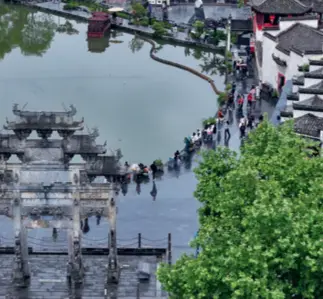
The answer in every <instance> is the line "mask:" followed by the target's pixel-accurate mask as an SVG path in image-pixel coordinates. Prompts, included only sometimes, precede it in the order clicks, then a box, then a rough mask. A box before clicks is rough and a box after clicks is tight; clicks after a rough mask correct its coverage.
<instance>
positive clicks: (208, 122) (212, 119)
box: [202, 117, 216, 127]
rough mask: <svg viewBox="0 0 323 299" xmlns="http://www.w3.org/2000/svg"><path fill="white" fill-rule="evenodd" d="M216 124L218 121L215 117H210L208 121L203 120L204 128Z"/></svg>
mask: <svg viewBox="0 0 323 299" xmlns="http://www.w3.org/2000/svg"><path fill="white" fill-rule="evenodd" d="M215 123H216V119H215V117H209V118H206V119H203V122H202V124H203V127H204V126H206V125H214V124H215Z"/></svg>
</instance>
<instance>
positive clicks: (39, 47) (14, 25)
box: [0, 5, 57, 59]
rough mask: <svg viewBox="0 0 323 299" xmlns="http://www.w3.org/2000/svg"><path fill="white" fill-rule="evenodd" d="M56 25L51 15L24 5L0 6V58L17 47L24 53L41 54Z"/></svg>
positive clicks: (52, 35) (49, 42)
mask: <svg viewBox="0 0 323 299" xmlns="http://www.w3.org/2000/svg"><path fill="white" fill-rule="evenodd" d="M56 28H57V26H56V24H55V22H54V19H53V16H51V15H47V14H42V13H37V12H36V11H35V10H29V9H26V8H24V7H16V8H15V9H10V8H9V6H7V5H1V6H0V59H3V58H4V57H5V55H6V54H8V53H10V52H11V51H12V49H14V48H16V47H19V48H20V50H21V52H22V54H24V55H36V56H41V55H43V54H44V53H46V51H47V50H48V49H49V48H50V44H51V41H52V40H53V37H54V35H55V30H56Z"/></svg>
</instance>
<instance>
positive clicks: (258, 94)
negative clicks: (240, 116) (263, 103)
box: [256, 85, 260, 100]
mask: <svg viewBox="0 0 323 299" xmlns="http://www.w3.org/2000/svg"><path fill="white" fill-rule="evenodd" d="M256 100H260V86H259V85H257V87H256Z"/></svg>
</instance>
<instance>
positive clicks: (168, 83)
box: [0, 6, 224, 163]
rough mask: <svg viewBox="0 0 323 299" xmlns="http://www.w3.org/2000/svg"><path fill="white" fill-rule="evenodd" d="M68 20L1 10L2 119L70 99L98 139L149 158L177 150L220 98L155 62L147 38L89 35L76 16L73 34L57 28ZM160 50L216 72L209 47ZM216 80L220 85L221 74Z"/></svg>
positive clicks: (130, 155) (129, 156)
mask: <svg viewBox="0 0 323 299" xmlns="http://www.w3.org/2000/svg"><path fill="white" fill-rule="evenodd" d="M2 10H4V8H3V7H2ZM0 14H1V11H0ZM65 22H66V19H64V18H62V17H57V16H51V15H48V14H44V13H37V12H36V11H33V10H28V9H26V8H23V7H14V6H10V7H9V10H8V11H7V12H6V14H5V12H4V11H3V12H2V17H1V22H0V58H1V60H0V98H1V104H2V106H1V108H2V109H1V111H0V120H2V122H4V121H5V118H6V117H9V118H10V116H11V109H12V105H13V104H14V103H17V104H19V105H20V107H22V106H24V105H26V104H27V105H26V106H25V109H29V110H34V109H37V110H62V109H63V105H65V106H66V107H68V105H70V104H74V105H75V107H76V108H77V109H78V116H79V118H81V117H83V116H84V118H85V122H86V124H87V125H88V127H89V128H92V127H94V126H96V127H98V128H99V130H100V138H99V141H101V142H104V141H105V140H106V141H107V143H108V146H109V147H110V148H121V149H122V152H123V154H124V156H125V159H126V160H129V161H131V162H140V161H143V162H144V163H150V162H151V161H153V160H154V159H156V158H161V159H163V160H165V159H167V158H168V157H169V156H170V155H172V154H173V152H174V151H175V150H177V149H181V148H182V147H183V138H184V136H187V135H189V134H191V133H192V132H193V131H195V130H196V129H197V128H199V127H200V125H201V121H202V119H203V118H205V117H208V116H210V115H212V114H214V113H215V111H216V108H217V99H216V96H215V94H214V92H213V91H212V89H211V88H210V86H209V84H208V83H207V82H205V81H203V80H201V79H200V78H198V77H196V76H194V75H192V74H190V73H188V72H185V71H183V70H179V69H176V68H173V67H170V66H166V65H163V64H160V63H158V62H156V61H154V60H152V59H151V58H150V57H149V50H150V45H149V44H147V43H145V42H143V41H142V40H140V39H139V38H135V37H134V36H133V35H130V34H126V33H122V32H115V33H113V34H111V35H110V36H108V37H106V38H105V39H102V40H90V41H87V36H86V31H87V24H85V23H77V22H75V21H70V22H71V24H72V25H73V27H74V28H75V29H76V30H77V31H78V34H73V35H69V34H67V33H58V32H56V29H55V28H56V27H57V26H58V25H59V24H64V23H65ZM158 55H160V56H161V57H163V58H166V59H169V60H172V61H176V62H179V63H183V64H185V65H188V66H191V67H194V68H196V69H197V70H201V69H202V68H205V69H208V70H209V69H210V71H212V70H213V67H212V57H213V56H214V55H215V54H212V53H206V52H203V51H198V50H194V49H189V48H184V47H175V46H172V45H162V46H161V47H160V50H159V52H158ZM210 65H211V67H210ZM213 78H214V80H215V82H216V83H217V86H218V88H219V89H222V88H223V81H224V79H223V77H221V76H220V75H213Z"/></svg>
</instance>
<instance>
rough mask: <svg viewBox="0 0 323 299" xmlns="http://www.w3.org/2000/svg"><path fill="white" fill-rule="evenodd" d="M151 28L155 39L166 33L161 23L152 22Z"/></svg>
mask: <svg viewBox="0 0 323 299" xmlns="http://www.w3.org/2000/svg"><path fill="white" fill-rule="evenodd" d="M152 28H153V30H154V35H155V36H156V37H161V36H163V35H165V34H166V33H167V31H166V29H165V27H164V25H163V23H161V22H154V24H153V26H152Z"/></svg>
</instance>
